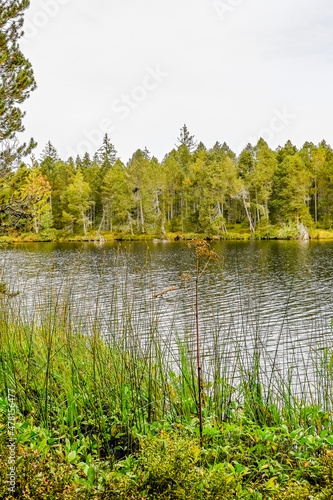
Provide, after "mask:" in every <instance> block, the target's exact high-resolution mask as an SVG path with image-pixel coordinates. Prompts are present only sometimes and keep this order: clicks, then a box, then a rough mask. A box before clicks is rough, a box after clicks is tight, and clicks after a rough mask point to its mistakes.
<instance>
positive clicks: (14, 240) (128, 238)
mask: <svg viewBox="0 0 333 500" xmlns="http://www.w3.org/2000/svg"><path fill="white" fill-rule="evenodd" d="M102 237H103V239H102V240H101V238H100V237H99V236H96V235H94V234H92V233H90V234H88V235H85V236H84V235H74V236H54V237H50V236H46V235H45V236H43V235H31V234H29V235H18V236H0V244H9V245H15V244H22V243H102V244H104V243H110V242H135V241H142V242H146V241H151V242H153V243H173V242H179V241H184V242H186V241H190V240H193V239H198V238H199V239H203V240H206V241H209V242H211V243H217V242H221V241H290V240H293V241H331V240H332V241H333V230H314V231H310V235H309V239H308V240H304V239H302V238H300V237H298V236H296V235H295V236H290V235H288V236H287V235H286V236H283V235H281V236H279V235H275V234H272V235H260V234H252V233H250V232H244V233H243V234H240V233H238V232H237V233H236V232H235V233H232V232H230V233H229V234H228V235H225V236H207V235H203V234H196V233H182V232H179V233H169V234H167V235H165V236H162V235H156V234H155V235H147V234H145V235H126V234H125V235H117V234H116V235H112V234H111V233H104V234H102Z"/></svg>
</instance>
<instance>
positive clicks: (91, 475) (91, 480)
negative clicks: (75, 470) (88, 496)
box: [87, 466, 96, 486]
mask: <svg viewBox="0 0 333 500" xmlns="http://www.w3.org/2000/svg"><path fill="white" fill-rule="evenodd" d="M87 476H88V483H89V484H90V485H91V486H92V485H93V484H94V482H95V477H96V472H95V469H94V468H93V467H91V466H90V467H89V469H88V474H87Z"/></svg>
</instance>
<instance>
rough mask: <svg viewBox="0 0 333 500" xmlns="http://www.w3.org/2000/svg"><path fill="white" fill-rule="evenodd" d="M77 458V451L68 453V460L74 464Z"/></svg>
mask: <svg viewBox="0 0 333 500" xmlns="http://www.w3.org/2000/svg"><path fill="white" fill-rule="evenodd" d="M75 458H76V451H75V450H72V451H71V452H70V453H68V456H67V459H68V461H69V462H74V460H75Z"/></svg>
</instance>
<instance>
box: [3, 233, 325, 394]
mask: <svg viewBox="0 0 333 500" xmlns="http://www.w3.org/2000/svg"><path fill="white" fill-rule="evenodd" d="M211 248H212V249H213V250H214V251H215V252H217V253H218V254H219V255H220V260H219V262H218V263H216V264H212V265H210V266H209V267H208V269H207V271H206V272H205V274H204V275H203V276H202V278H201V280H200V284H199V298H200V331H201V349H202V355H203V360H204V361H203V366H204V369H205V371H206V372H207V373H208V372H209V370H210V365H211V361H212V359H217V358H218V359H219V360H220V362H221V363H222V364H223V366H224V373H225V376H229V377H230V373H231V371H232V370H233V369H234V366H235V362H236V360H237V359H238V360H239V359H241V360H242V363H243V366H246V367H247V368H249V369H250V367H251V366H252V365H253V359H254V357H253V353H254V351H256V352H257V353H259V354H260V365H261V368H262V369H263V370H264V371H265V373H269V370H270V369H271V368H272V367H274V370H275V371H276V372H277V373H281V376H283V377H285V376H286V373H287V372H288V370H289V369H290V368H291V367H292V368H293V369H295V370H296V371H295V373H297V376H296V379H297V380H296V379H295V378H294V380H293V383H294V384H298V386H300V385H301V384H302V383H304V380H307V381H309V380H310V382H311V384H312V383H315V382H316V376H318V370H317V369H316V366H315V364H314V362H313V360H314V359H315V360H317V361H318V359H319V358H318V356H319V357H320V356H321V354H320V353H323V352H324V350H325V348H330V347H332V346H333V343H332V340H333V336H332V328H331V321H332V317H333V311H332V303H333V302H332V295H333V265H332V264H333V242H331V241H328V242H302V241H264V242H259V241H253V242H218V243H214V244H212V245H211ZM0 267H1V269H2V272H3V280H4V281H6V282H7V283H9V284H10V288H11V290H12V291H16V290H19V291H20V295H19V297H18V298H16V299H13V301H16V302H17V303H18V301H19V303H20V308H21V314H24V315H25V316H26V317H28V318H29V317H30V316H31V315H32V314H33V312H34V311H36V310H38V311H44V310H47V309H48V308H52V307H53V306H54V304H55V303H56V302H58V303H59V305H63V303H64V301H65V298H67V300H68V305H69V307H70V308H71V311H72V318H73V322H74V324H75V325H78V324H80V325H81V326H80V327H81V328H83V329H85V330H87V331H88V330H89V329H91V328H93V327H94V325H96V324H97V323H98V325H99V327H100V328H101V329H102V331H103V333H104V334H105V335H106V336H115V335H119V332H124V331H125V330H126V331H128V330H130V331H131V332H132V334H133V335H135V337H136V338H137V339H141V340H142V341H143V342H144V341H145V339H146V338H148V337H149V336H151V335H159V337H160V338H161V339H162V340H163V342H164V345H165V354H166V355H170V356H171V355H172V354H174V353H175V352H176V350H177V349H176V345H178V342H181V343H187V344H188V345H189V349H190V350H191V349H193V348H194V334H195V328H194V327H195V323H194V314H193V309H192V306H193V299H194V286H193V285H194V281H192V282H190V281H188V282H187V285H188V287H187V288H186V287H185V286H184V282H183V281H180V280H179V277H180V276H181V275H182V274H183V273H188V274H190V275H191V276H192V277H193V278H194V274H195V261H194V259H193V256H192V255H191V252H190V251H189V249H188V247H187V246H186V244H185V243H183V242H165V243H164V242H160V243H153V242H149V243H142V242H128V243H127V242H126V243H125V242H123V243H119V244H118V243H106V244H103V245H100V244H95V243H87V244H53V243H35V244H24V245H15V246H13V245H11V246H9V245H2V246H0ZM171 287H176V289H175V290H173V291H171V292H168V293H166V294H164V295H161V296H159V297H157V298H153V296H154V294H157V293H159V292H161V291H163V290H166V289H168V288H171ZM129 318H130V319H129ZM228 374H229V375H228ZM319 376H320V375H319Z"/></svg>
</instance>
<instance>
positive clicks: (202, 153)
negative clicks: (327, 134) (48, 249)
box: [0, 125, 333, 242]
mask: <svg viewBox="0 0 333 500" xmlns="http://www.w3.org/2000/svg"><path fill="white" fill-rule="evenodd" d="M0 183H1V189H0V230H1V233H2V235H0V241H12V242H15V241H93V240H103V239H106V240H113V239H116V240H117V239H118V240H122V239H125V240H137V239H154V238H156V239H171V240H174V239H192V238H194V237H200V238H206V239H216V240H218V239H297V238H300V239H304V238H306V239H307V238H310V239H332V238H333V151H332V148H331V147H330V146H329V145H328V144H326V143H325V141H322V142H321V143H320V144H318V145H314V144H313V143H311V142H307V143H305V144H304V146H303V147H302V148H301V149H300V150H298V149H297V148H296V147H295V146H294V145H293V144H292V143H291V142H290V141H289V142H287V143H286V144H285V146H283V147H279V148H278V149H277V150H276V151H273V150H272V149H270V147H269V146H268V144H267V143H266V142H265V141H264V140H263V139H260V140H259V141H258V143H257V144H256V145H254V146H252V145H250V144H249V145H248V146H246V148H245V149H244V150H243V151H242V152H241V153H240V155H239V156H236V155H235V153H233V152H232V151H231V149H230V148H229V147H228V146H227V144H225V143H223V144H220V143H218V142H217V143H216V144H215V145H214V146H213V147H212V148H211V149H207V148H206V147H205V146H204V144H202V143H199V144H196V143H195V141H194V138H193V136H191V135H190V134H189V132H188V130H187V127H186V125H184V126H183V127H182V129H181V132H180V137H179V139H178V146H177V147H175V148H174V149H173V150H172V151H171V152H169V153H167V154H166V155H165V157H164V159H163V161H162V162H159V161H158V160H157V159H156V158H155V157H154V156H152V155H151V154H150V153H149V152H148V151H147V150H146V149H144V150H138V151H136V152H135V153H134V154H133V156H132V158H131V159H130V160H129V161H128V163H127V164H126V165H125V164H124V163H122V162H121V161H120V159H119V158H118V157H117V152H116V150H115V147H114V146H113V144H112V143H111V142H110V139H109V137H108V135H107V134H106V135H105V137H104V141H103V144H102V145H101V147H100V149H98V150H97V151H96V154H95V155H94V157H93V158H90V157H89V155H88V154H85V155H83V157H80V156H77V157H76V158H75V159H73V158H69V159H67V160H65V161H64V160H62V159H60V157H59V155H58V153H57V151H56V149H55V148H54V147H53V146H52V144H51V143H50V142H49V143H48V144H47V146H46V147H45V149H44V152H43V154H42V156H41V158H40V159H39V160H38V161H37V160H35V159H33V158H32V159H31V161H30V163H21V165H20V167H19V168H17V169H16V170H15V171H11V172H7V174H6V175H5V176H2V178H1V181H0Z"/></svg>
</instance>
